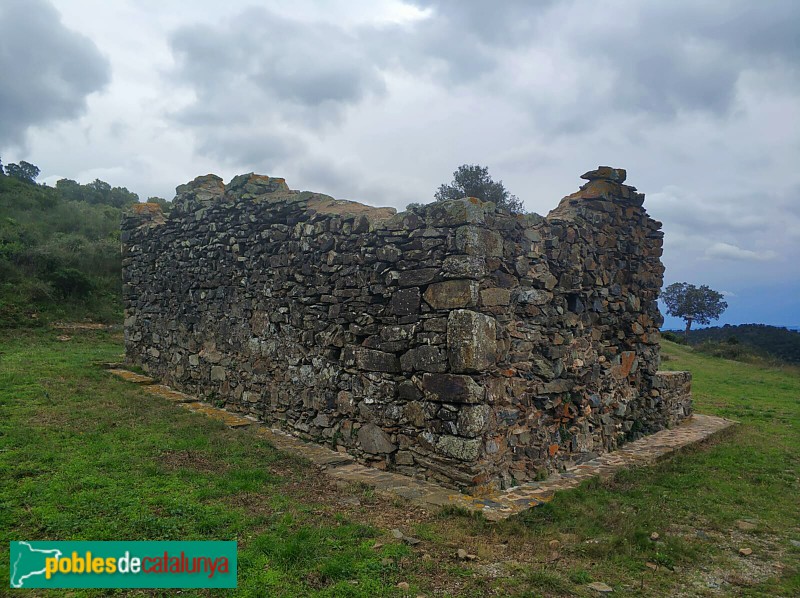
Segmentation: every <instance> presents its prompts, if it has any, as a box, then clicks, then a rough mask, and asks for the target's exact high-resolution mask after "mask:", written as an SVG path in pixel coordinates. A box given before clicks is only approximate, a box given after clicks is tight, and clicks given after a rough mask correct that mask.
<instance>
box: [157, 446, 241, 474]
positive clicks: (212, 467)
mask: <svg viewBox="0 0 800 598" xmlns="http://www.w3.org/2000/svg"><path fill="white" fill-rule="evenodd" d="M158 462H159V463H161V464H162V465H163V466H164V467H165V468H166V469H168V470H176V469H191V470H193V471H198V472H202V473H219V472H223V471H226V470H228V469H229V468H230V465H228V463H227V462H225V461H223V460H220V459H212V458H211V457H209V456H208V455H206V454H204V453H201V452H200V451H188V450H184V451H163V452H162V453H161V455H160V456H159V458H158Z"/></svg>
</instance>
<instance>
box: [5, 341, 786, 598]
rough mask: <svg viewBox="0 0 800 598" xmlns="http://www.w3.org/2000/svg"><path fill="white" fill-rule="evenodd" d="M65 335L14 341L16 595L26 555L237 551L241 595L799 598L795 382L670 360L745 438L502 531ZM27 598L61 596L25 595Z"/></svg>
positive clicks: (570, 497) (557, 504)
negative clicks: (346, 466)
mask: <svg viewBox="0 0 800 598" xmlns="http://www.w3.org/2000/svg"><path fill="white" fill-rule="evenodd" d="M58 334H59V333H57V332H53V331H49V332H48V331H37V332H21V331H17V332H3V333H2V336H0V530H2V540H3V542H1V543H0V577H1V578H2V581H0V593H2V592H3V591H4V590H3V589H2V588H6V587H8V586H7V585H6V584H7V582H6V581H5V580H7V579H8V575H9V566H8V565H9V563H8V541H9V540H46V539H50V540H69V539H75V540H78V539H85V540H89V539H91V540H122V539H131V540H134V539H135V540H156V539H164V540H184V539H186V540H188V539H194V540H197V539H217V540H227V539H235V540H237V541H238V542H239V567H240V569H239V588H238V590H237V594H238V595H241V596H267V595H270V596H271V595H275V596H305V595H318V596H381V595H386V596H403V595H410V596H417V595H419V594H423V595H426V596H433V595H458V596H462V595H464V596H483V595H487V594H488V595H492V594H495V595H520V596H573V595H577V596H593V595H597V594H596V592H595V591H594V590H592V589H590V588H589V587H588V586H587V584H589V583H591V582H595V581H598V582H604V583H606V584H608V585H610V586H611V587H612V588H614V595H615V596H619V595H622V596H666V595H676V596H680V595H684V596H706V595H707V596H719V595H745V596H797V595H800V574H799V573H798V571H800V548H798V547H797V546H796V545H795V544H793V543H792V541H794V543H798V541H800V528H799V527H798V526H800V499H799V498H798V497H800V481H799V478H800V429H798V424H800V373H799V372H798V370H797V369H790V368H783V369H759V368H757V367H755V366H752V365H747V364H742V363H737V362H732V361H725V360H722V359H718V358H712V357H705V356H702V355H698V354H695V353H693V352H692V351H691V350H690V349H688V348H686V347H681V346H677V345H672V344H665V347H664V349H665V353H666V356H667V358H668V359H667V360H666V361H665V363H664V366H665V367H666V368H669V369H690V370H691V371H692V372H693V373H694V375H695V383H694V389H695V405H696V408H697V410H698V411H701V412H704V413H711V414H715V415H722V416H725V417H730V418H734V419H737V420H739V421H740V422H741V423H742V425H741V426H738V427H737V428H736V429H734V431H733V432H731V433H729V434H727V435H726V436H725V437H723V438H720V439H717V440H715V441H713V442H712V443H709V444H707V445H705V446H703V447H701V448H699V449H695V450H692V451H687V452H684V453H682V454H680V455H678V456H676V457H674V458H672V459H670V460H668V461H665V462H662V463H661V464H659V465H657V466H655V467H652V468H645V469H639V470H634V471H629V472H625V473H623V474H620V475H618V476H617V477H616V478H614V479H612V480H609V481H608V482H602V483H601V482H598V481H591V482H589V483H587V484H585V485H584V486H582V487H581V488H579V489H577V490H574V491H569V492H564V493H561V494H559V495H558V496H557V497H556V498H555V499H554V501H553V502H552V503H550V504H548V505H546V506H545V507H542V508H538V509H535V510H532V511H529V512H527V513H525V514H523V515H521V516H518V517H515V518H513V519H511V520H508V521H505V522H502V523H499V524H489V523H487V522H485V521H484V520H482V519H481V518H480V517H473V516H469V515H466V514H464V513H460V512H457V511H452V510H451V511H443V512H440V513H426V512H424V511H421V510H419V509H417V508H415V507H411V506H409V505H407V504H405V503H403V502H402V501H399V500H394V501H392V500H387V499H384V498H381V497H378V496H375V495H374V494H373V493H372V491H370V490H369V489H368V488H363V487H357V486H347V487H341V486H337V485H335V484H334V483H333V482H331V481H330V480H328V479H326V478H325V477H324V476H321V475H320V474H318V473H317V472H316V470H315V469H314V468H313V467H311V466H310V465H308V464H306V463H304V462H302V461H299V460H297V459H294V458H292V457H291V456H289V455H285V454H281V453H278V452H277V451H276V450H274V448H273V447H271V446H270V445H269V444H268V443H267V442H266V441H264V440H262V439H261V438H259V437H258V436H256V435H255V434H253V433H251V432H250V431H248V430H231V429H228V428H225V427H224V426H223V425H222V424H219V423H217V422H214V421H211V420H209V419H207V418H204V417H203V416H200V415H197V414H192V413H189V412H188V411H185V410H183V409H180V408H179V407H177V406H175V405H173V404H171V403H169V402H167V401H166V400H163V399H160V398H158V397H154V396H151V395H148V394H145V393H143V392H141V391H140V390H139V389H138V388H137V387H135V386H133V385H131V384H128V383H125V382H122V381H119V380H117V379H115V378H112V377H111V376H109V375H108V374H107V373H106V372H104V371H103V370H102V369H100V368H99V367H96V366H93V365H91V364H92V362H93V361H98V360H106V361H108V360H118V359H119V358H120V356H121V351H122V345H121V339H120V338H119V336H118V335H116V334H111V333H107V332H102V331H101V332H98V331H85V332H78V331H75V332H74V333H73V332H71V333H70V334H71V336H72V339H71V340H69V341H59V340H57V338H56V337H57V335H58ZM392 528H399V529H401V530H402V531H403V532H404V533H405V534H407V535H411V536H415V537H417V538H419V539H420V540H422V542H421V543H420V544H419V545H417V546H414V547H410V546H407V545H405V544H402V543H400V542H398V541H397V540H395V539H393V537H392V535H391V534H390V530H391V529H392ZM652 532H657V533H658V534H659V539H658V541H652V540H651V539H650V535H651V533H652ZM745 547H746V548H751V549H752V551H753V552H752V554H751V555H750V556H747V557H744V556H740V555H739V549H740V548H745ZM459 548H464V549H466V550H468V551H469V552H471V553H474V554H477V555H478V557H479V558H478V560H475V561H468V562H467V561H460V560H459V559H458V558H457V556H456V552H457V550H458V549H459ZM403 582H404V583H407V584H409V588H408V589H404V588H398V587H397V584H398V583H403ZM107 592H108V591H107V590H100V591H95V593H91V592H89V591H82V592H78V591H76V592H75V593H73V594H70V595H75V596H83V595H105V594H106V593H107ZM223 593H224V591H220V590H218V591H211V590H209V591H185V592H183V593H182V595H187V596H191V595H216V594H220V595H222V594H223ZM26 594H27V595H46V594H44V593H42V591H39V594H34V593H33V591H28V592H27V593H26V592H24V591H19V590H15V591H13V595H26ZM119 594H123V592H122V591H120V592H119ZM58 595H64V593H63V591H62V592H59V594H58ZM129 595H161V594H160V593H159V592H158V591H131V592H129ZM163 595H172V594H171V593H169V592H166V591H165V592H163Z"/></svg>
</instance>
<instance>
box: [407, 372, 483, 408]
mask: <svg viewBox="0 0 800 598" xmlns="http://www.w3.org/2000/svg"><path fill="white" fill-rule="evenodd" d="M422 389H423V390H424V391H425V398H426V399H427V400H429V401H439V402H442V403H482V402H483V401H484V398H485V396H486V391H485V389H484V388H483V387H482V386H481V385H479V384H478V383H477V382H475V380H474V379H473V378H472V377H471V376H460V375H456V374H425V376H424V377H423V379H422Z"/></svg>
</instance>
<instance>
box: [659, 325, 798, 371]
mask: <svg viewBox="0 0 800 598" xmlns="http://www.w3.org/2000/svg"><path fill="white" fill-rule="evenodd" d="M664 336H665V337H667V338H669V337H673V338H675V339H682V338H683V333H682V332H678V331H666V332H665V333H664ZM709 343H716V344H720V345H729V346H730V347H731V348H733V347H736V346H741V347H747V348H749V349H752V350H753V351H755V352H756V353H759V354H761V355H763V356H768V357H774V358H777V359H780V360H782V361H786V362H788V363H800V332H795V331H791V330H787V329H786V328H779V327H777V326H767V325H766V324H739V325H737V326H731V325H730V324H725V326H713V327H711V328H699V329H697V330H692V331H691V333H690V334H689V344H690V345H692V346H701V345H707V344H709Z"/></svg>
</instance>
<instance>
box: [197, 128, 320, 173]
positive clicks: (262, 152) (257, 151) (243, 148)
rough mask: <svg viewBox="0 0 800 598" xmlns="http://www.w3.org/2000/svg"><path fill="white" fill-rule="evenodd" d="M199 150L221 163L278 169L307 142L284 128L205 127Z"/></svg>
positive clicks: (270, 171)
mask: <svg viewBox="0 0 800 598" xmlns="http://www.w3.org/2000/svg"><path fill="white" fill-rule="evenodd" d="M197 150H198V151H199V152H200V153H201V154H203V155H206V156H209V157H213V158H216V159H217V160H219V161H220V162H222V163H225V164H230V165H240V166H245V167H247V168H252V169H254V170H256V171H258V172H262V173H265V174H267V173H273V174H274V173H275V171H276V169H277V168H278V167H279V166H280V165H282V164H286V163H287V162H288V161H289V160H291V159H293V158H294V157H295V156H298V155H302V154H303V153H304V152H305V144H304V143H303V142H302V141H301V140H300V139H298V138H296V137H295V136H293V135H291V134H289V133H286V132H282V131H260V130H247V129H245V130H242V129H239V128H236V127H230V126H222V127H213V128H211V129H205V130H204V131H203V134H202V136H201V139H200V143H199V145H198V147H197Z"/></svg>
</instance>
